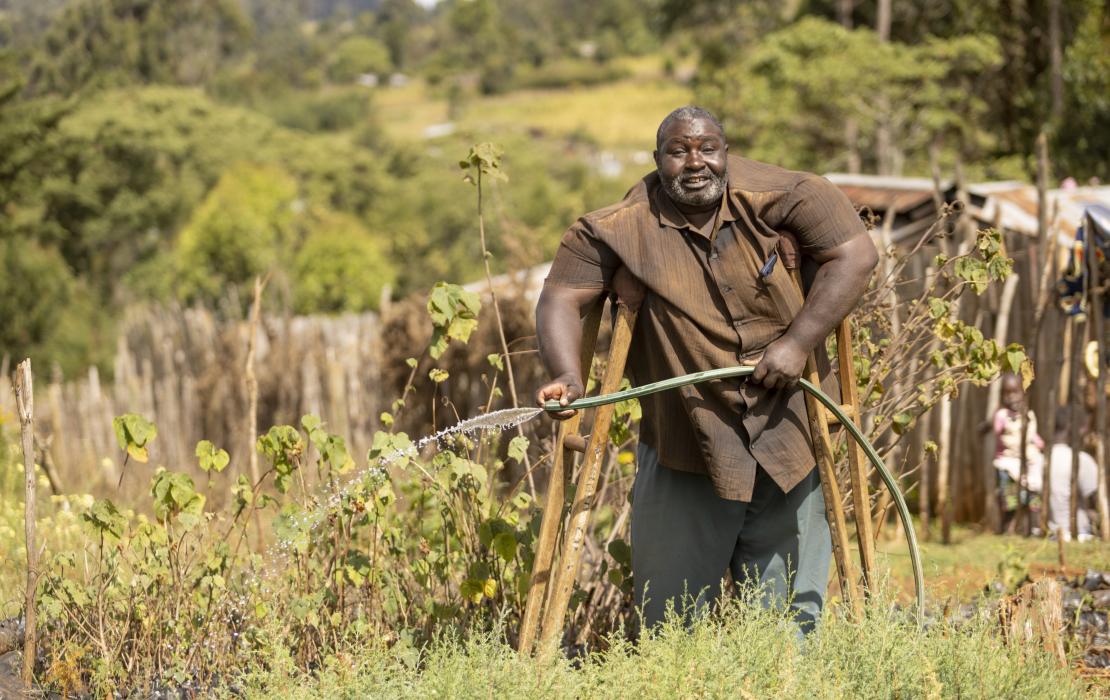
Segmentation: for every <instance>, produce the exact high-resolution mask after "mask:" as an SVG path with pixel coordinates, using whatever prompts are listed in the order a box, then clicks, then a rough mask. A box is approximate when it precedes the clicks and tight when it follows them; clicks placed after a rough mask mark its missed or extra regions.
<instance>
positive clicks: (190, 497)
mask: <svg viewBox="0 0 1110 700" xmlns="http://www.w3.org/2000/svg"><path fill="white" fill-rule="evenodd" d="M150 494H151V496H152V497H153V498H154V516H155V517H156V518H158V519H159V520H170V519H176V520H177V521H178V522H179V523H181V524H182V525H183V526H184V527H185V528H186V529H192V528H193V527H195V526H196V525H197V524H199V523H200V521H201V517H202V516H203V514H204V496H202V495H201V494H199V493H197V490H196V486H195V485H194V484H193V480H192V478H191V477H190V476H189V475H188V474H182V473H180V472H171V471H168V470H166V469H159V470H158V471H157V472H156V473H155V474H154V480H153V483H152V485H151V488H150Z"/></svg>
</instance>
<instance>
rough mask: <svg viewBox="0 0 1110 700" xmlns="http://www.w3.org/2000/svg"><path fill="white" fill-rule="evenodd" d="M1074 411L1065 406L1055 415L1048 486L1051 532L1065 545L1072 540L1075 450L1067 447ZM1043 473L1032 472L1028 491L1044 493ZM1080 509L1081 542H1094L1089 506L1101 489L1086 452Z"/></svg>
mask: <svg viewBox="0 0 1110 700" xmlns="http://www.w3.org/2000/svg"><path fill="white" fill-rule="evenodd" d="M1071 420H1072V414H1071V410H1070V409H1069V408H1068V407H1067V406H1064V407H1062V408H1060V409H1059V410H1058V411H1057V412H1056V435H1055V436H1054V437H1053V440H1052V453H1051V457H1052V459H1051V462H1050V463H1051V466H1050V467H1049V469H1051V470H1052V471H1051V474H1050V475H1049V484H1050V486H1051V489H1050V491H1049V495H1048V503H1047V504H1045V506H1046V507H1047V508H1048V516H1049V521H1048V529H1049V531H1050V532H1054V533H1056V536H1057V537H1061V538H1063V539H1064V541H1065V542H1067V541H1069V540H1071V539H1072V532H1071V458H1072V449H1071V445H1069V444H1068V435H1069V429H1070V427H1071ZM1085 424H1086V421H1083V423H1081V424H1080V425H1083V426H1084V428H1083V429H1081V436H1082V433H1085V432H1086V428H1085ZM1040 476H1041V474H1040V472H1037V473H1035V474H1033V473H1030V480H1029V488H1030V489H1031V490H1034V491H1040V490H1041V484H1040V481H1041V479H1040ZM1078 481H1079V508H1078V510H1077V512H1076V525H1077V526H1078V528H1079V536H1078V539H1079V541H1080V542H1086V541H1088V540H1090V539H1092V537H1093V535H1092V534H1091V518H1090V515H1089V514H1088V513H1087V505H1088V504H1089V503H1090V499H1091V497H1092V496H1093V495H1094V493H1095V491H1096V490H1097V489H1098V465H1097V464H1096V463H1095V460H1094V458H1093V457H1091V455H1089V454H1087V453H1086V452H1080V453H1079V480H1078Z"/></svg>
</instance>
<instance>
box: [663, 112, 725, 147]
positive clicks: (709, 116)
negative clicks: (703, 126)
mask: <svg viewBox="0 0 1110 700" xmlns="http://www.w3.org/2000/svg"><path fill="white" fill-rule="evenodd" d="M695 119H704V120H706V121H708V122H710V123H712V124H713V125H714V126H716V127H717V130H718V131H720V132H721V137H722V138H723V137H724V135H725V128H724V127H723V126H721V120H719V119H717V117H716V116H715V115H714V114H713V113H712V112H710V111H709V110H708V109H703V108H702V107H697V106H694V105H686V106H685V107H679V108H678V109H676V110H674V111H673V112H671V113H670V114H668V115H667V116H665V117H663V121H661V122H659V129H658V130H656V132H655V150H659V149H660V148H661V147H662V146H663V134H664V133H665V132H666V131H667V128H668V127H669V126H670V125H671V124H674V123H675V122H689V121H693V120H695Z"/></svg>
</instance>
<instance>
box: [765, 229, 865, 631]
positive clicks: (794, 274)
mask: <svg viewBox="0 0 1110 700" xmlns="http://www.w3.org/2000/svg"><path fill="white" fill-rule="evenodd" d="M779 255H780V257H781V258H782V263H783V267H785V268H786V269H787V270H788V271H789V272H790V276H791V278H792V279H793V281H794V287H795V289H796V291H797V294H798V297H799V300H800V302H804V300H805V291H804V286H803V284H802V277H801V269H800V265H799V255H798V244H797V241H796V240H794V238H793V236H790V235H789V234H784V235H783V236H782V237H781V238H780V242H779ZM836 343H837V356H838V361H839V369H840V383H841V401H842V402H843V405H842V406H841V410H843V411H844V412H845V414H846V415H848V417H849V418H851V419H852V420H853V421H859V417H860V410H859V397H858V394H857V392H856V385H855V376H856V375H855V368H854V367H853V366H852V336H851V325H850V322H849V320H848V318H845V319H844V320H842V321H841V322H840V325H839V326H838V327H837V329H836ZM805 377H806V379H807V380H808V381H809V382H810V383H812V384H813V385H814V386H821V378H820V376H819V374H818V372H817V360H816V355H815V353H813V352H811V353H810V354H809V357H808V358H807V359H806V367H805ZM805 400H806V413H807V414H808V417H809V426H810V435H811V436H812V441H813V452H814V457H815V458H816V461H817V468H818V470H819V473H820V476H821V491H822V495H823V496H824V497H825V517H826V518H827V519H828V522H829V534H830V535H831V538H832V550H833V559H834V561H835V562H836V572H837V577H838V579H839V581H840V589H841V591H842V593H843V595H844V597H845V599H846V600H847V601H848V603H849V604H850V605H851V606H852V609H853V610H854V611H855V612H856V613H857V614H861V613H862V612H863V591H861V589H860V586H859V582H858V581H857V579H856V577H855V575H854V572H853V567H852V565H851V563H850V562H851V560H850V557H849V554H848V550H849V547H848V526H847V521H846V519H845V517H844V504H843V501H842V499H841V492H840V484H839V482H838V480H837V478H836V460H835V452H834V450H833V442H832V437H831V435H830V433H829V423H830V414H829V413H828V412H827V411H826V409H825V408H824V407H823V406H821V404H820V403H818V401H817V399H816V398H814V397H813V396H811V395H810V394H809V393H808V392H807V393H806V395H805ZM832 420H833V421H835V420H836V419H835V418H832ZM848 461H849V474H850V477H851V482H852V505H853V516H854V519H855V521H856V538H857V541H858V543H859V551H860V568H861V570H862V578H863V585H864V587H865V589H869V587H870V586H871V584H872V582H873V581H874V570H875V550H874V536H873V534H872V526H871V501H870V497H869V493H868V481H867V471H866V466H865V462H864V455H863V454H862V448H860V446H859V445H857V444H856V443H855V442H854V441H849V445H848Z"/></svg>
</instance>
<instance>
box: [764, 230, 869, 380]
mask: <svg viewBox="0 0 1110 700" xmlns="http://www.w3.org/2000/svg"><path fill="white" fill-rule="evenodd" d="M811 257H812V258H813V259H814V260H816V261H817V263H818V265H819V267H818V268H817V276H816V278H815V279H814V280H813V286H812V287H811V288H810V290H809V294H808V296H807V297H806V300H805V303H804V304H803V305H802V309H801V311H799V312H798V315H797V316H796V317H795V318H794V320H793V322H791V324H790V328H788V329H787V331H786V333H784V334H783V335H782V337H781V338H779V339H778V340H775V341H774V342H772V343H771V344H770V345H768V346H767V349H766V350H765V351H764V353H763V357H762V358H761V359H760V360H759V363H758V364H757V365H756V368H755V373H754V374H753V375H752V380H753V381H755V382H757V383H760V384H762V385H763V386H765V387H767V388H769V389H770V388H777V387H783V386H787V385H790V384H793V383H794V382H796V381H798V378H799V377H800V376H802V370H804V369H805V363H806V358H807V357H808V356H809V353H811V352H813V350H814V349H815V348H816V347H817V346H818V345H820V344H821V343H822V342H824V340H825V338H826V337H828V335H829V333H830V332H831V331H832V329H834V328H836V326H837V325H839V324H840V322H841V321H842V320H844V317H845V316H847V315H848V314H849V313H850V312H851V311H852V309H853V308H855V306H856V304H857V303H858V302H859V299H860V297H861V296H862V295H863V293H864V291H866V290H867V283H868V281H869V280H870V279H871V271H872V270H874V269H875V265H877V264H878V262H879V253H878V251H876V250H875V244H874V243H872V242H871V238H870V237H869V236H856V237H855V238H853V239H851V240H849V241H846V242H844V243H841V244H840V245H838V246H836V247H835V248H831V249H830V250H827V251H824V252H822V253H819V254H816V255H813V256H811Z"/></svg>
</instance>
